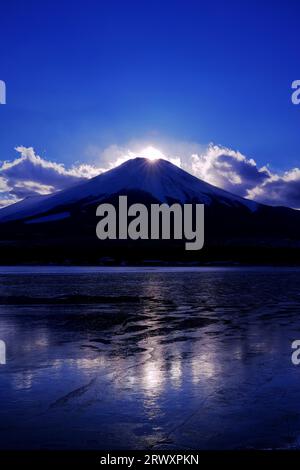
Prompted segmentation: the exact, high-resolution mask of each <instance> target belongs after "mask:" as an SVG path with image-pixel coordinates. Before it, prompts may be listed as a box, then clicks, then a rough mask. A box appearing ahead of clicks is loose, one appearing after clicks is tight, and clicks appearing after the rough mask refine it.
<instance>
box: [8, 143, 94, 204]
mask: <svg viewBox="0 0 300 470" xmlns="http://www.w3.org/2000/svg"><path fill="white" fill-rule="evenodd" d="M15 150H16V151H17V152H18V153H19V155H20V156H19V157H17V158H16V159H14V160H13V161H4V162H3V163H2V164H0V175H1V176H0V207H4V206H7V205H9V204H12V203H14V202H17V201H19V200H21V199H24V198H25V197H28V196H33V195H37V194H39V195H43V194H50V193H53V192H56V191H59V190H61V189H65V188H68V187H69V186H72V185H73V184H75V183H79V182H80V181H82V180H84V179H86V178H91V177H93V176H95V175H97V174H98V173H99V169H98V168H96V167H93V166H92V165H87V164H79V165H77V166H76V165H74V166H72V167H71V168H69V169H67V168H65V166H64V165H63V164H62V163H56V162H51V161H49V160H45V159H43V158H41V157H40V156H39V155H37V154H36V153H35V152H34V149H33V148H32V147H29V148H26V147H22V146H20V147H17V148H16V149H15Z"/></svg>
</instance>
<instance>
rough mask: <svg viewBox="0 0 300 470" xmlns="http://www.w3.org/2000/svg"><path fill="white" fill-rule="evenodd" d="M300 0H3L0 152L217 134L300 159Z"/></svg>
mask: <svg viewBox="0 0 300 470" xmlns="http://www.w3.org/2000/svg"><path fill="white" fill-rule="evenodd" d="M299 15H300V2H299V1H297V0H287V1H285V2H283V1H280V2H279V1H276V0H273V1H268V0H267V1H264V2H262V1H255V0H251V1H248V0H244V1H230V0H229V1H226V2H224V1H219V0H216V1H214V2H212V1H209V2H208V1H201V0H198V1H192V0H186V1H183V0H180V1H176V0H173V1H162V0H161V1H156V0H154V1H151V2H150V1H147V0H145V1H143V0H140V1H130V0H128V1H117V0H110V1H108V0H106V1H99V0H98V1H89V0H86V1H81V0H79V1H77V2H71V1H66V0H62V1H60V2H58V1H51V2H50V1H48V0H45V1H43V2H40V1H35V0H33V1H30V0H27V1H26V2H24V1H21V0H20V1H18V0H10V1H8V0H6V1H4V2H1V30H0V79H2V80H4V81H5V82H6V85H7V104H6V105H5V106H0V126H1V127H0V129H1V130H0V132H1V139H0V161H4V160H13V159H14V158H16V153H15V151H14V148H15V147H17V146H25V147H34V148H35V150H36V151H37V152H38V154H39V155H41V156H42V157H43V158H45V159H48V160H50V161H53V162H57V163H64V164H65V165H67V166H70V165H72V164H73V163H74V162H77V161H80V162H85V163H90V164H94V165H96V166H99V167H102V166H103V162H102V161H101V160H102V154H101V151H102V150H103V149H105V148H107V147H109V146H112V145H115V146H123V145H125V143H126V142H129V141H132V140H140V141H143V140H145V141H147V142H148V143H149V144H152V145H155V146H156V147H157V146H158V147H159V145H160V142H162V141H172V142H174V141H178V142H188V143H189V142H191V143H193V142H194V143H198V144H199V145H207V144H208V143H209V142H213V143H215V144H219V145H222V146H225V147H227V148H229V149H233V150H236V151H240V152H241V153H242V154H243V155H246V156H247V158H249V159H252V158H253V159H255V161H256V163H257V165H258V167H262V166H263V165H265V164H267V163H269V164H270V165H271V167H272V169H273V170H274V171H276V172H280V171H284V170H290V169H292V168H294V167H297V166H299V155H300V106H295V105H293V104H292V103H291V83H292V81H293V80H296V79H299V78H300V61H299V44H300V28H299Z"/></svg>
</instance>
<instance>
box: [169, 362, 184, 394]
mask: <svg viewBox="0 0 300 470" xmlns="http://www.w3.org/2000/svg"><path fill="white" fill-rule="evenodd" d="M170 376H171V382H172V384H173V385H174V387H176V388H177V387H180V385H181V376H182V367H181V361H180V359H179V358H177V359H176V360H174V361H173V362H172V365H171V370H170Z"/></svg>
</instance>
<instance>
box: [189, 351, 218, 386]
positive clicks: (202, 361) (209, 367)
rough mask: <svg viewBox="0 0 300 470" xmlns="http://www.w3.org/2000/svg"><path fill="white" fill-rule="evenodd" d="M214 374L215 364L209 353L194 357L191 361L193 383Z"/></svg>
mask: <svg viewBox="0 0 300 470" xmlns="http://www.w3.org/2000/svg"><path fill="white" fill-rule="evenodd" d="M215 374H216V364H215V360H214V356H213V354H211V353H205V354H201V355H200V356H198V355H195V356H194V357H193V360H192V375H193V382H194V383H198V382H199V381H200V380H201V379H202V378H204V379H209V378H211V377H212V376H214V375H215Z"/></svg>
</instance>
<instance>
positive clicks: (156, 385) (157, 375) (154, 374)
mask: <svg viewBox="0 0 300 470" xmlns="http://www.w3.org/2000/svg"><path fill="white" fill-rule="evenodd" d="M162 367H163V362H162V361H161V360H159V359H157V360H154V361H152V360H151V361H148V362H146V363H145V364H144V367H143V377H142V381H143V386H144V389H145V393H146V395H152V394H155V395H157V394H159V393H160V392H161V391H162V388H163V385H164V380H165V377H164V373H163V370H162Z"/></svg>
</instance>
